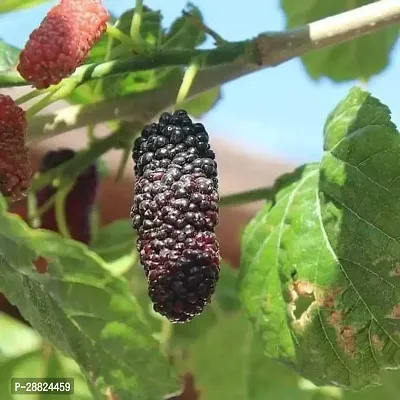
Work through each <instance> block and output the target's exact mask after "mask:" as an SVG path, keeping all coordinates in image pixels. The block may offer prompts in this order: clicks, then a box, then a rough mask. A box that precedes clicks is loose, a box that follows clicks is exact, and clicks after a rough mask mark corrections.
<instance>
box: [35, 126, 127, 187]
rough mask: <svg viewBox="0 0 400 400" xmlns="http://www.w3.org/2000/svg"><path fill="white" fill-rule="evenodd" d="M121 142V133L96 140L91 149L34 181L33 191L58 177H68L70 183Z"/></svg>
mask: <svg viewBox="0 0 400 400" xmlns="http://www.w3.org/2000/svg"><path fill="white" fill-rule="evenodd" d="M119 140H120V133H119V132H116V133H114V134H112V135H109V136H107V137H105V138H103V139H98V140H96V142H95V143H93V144H92V145H91V146H90V148H88V149H87V150H84V151H81V152H80V153H78V154H77V155H76V156H75V157H74V158H72V159H71V160H70V161H67V162H65V163H64V164H61V165H60V166H58V167H56V168H52V169H51V170H49V171H47V172H45V173H44V174H41V175H39V177H38V178H37V179H35V180H34V181H33V184H32V187H31V190H32V191H34V192H36V191H38V190H40V189H41V188H43V187H44V186H47V185H49V184H50V183H51V182H52V181H53V180H54V179H55V178H57V177H60V178H61V180H62V178H63V177H66V178H67V179H68V181H71V180H74V179H75V178H76V177H77V176H78V175H79V174H80V173H82V171H83V170H85V169H86V168H88V167H89V166H90V165H92V164H93V163H94V162H95V161H96V160H97V158H99V157H100V156H101V155H103V154H104V153H106V152H107V151H108V150H111V149H112V148H113V147H114V146H115V145H116V144H118V142H119Z"/></svg>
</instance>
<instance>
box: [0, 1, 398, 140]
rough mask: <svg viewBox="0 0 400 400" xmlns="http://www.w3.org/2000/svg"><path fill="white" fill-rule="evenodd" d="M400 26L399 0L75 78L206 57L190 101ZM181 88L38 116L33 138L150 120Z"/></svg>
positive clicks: (89, 69)
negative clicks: (292, 61) (254, 74)
mask: <svg viewBox="0 0 400 400" xmlns="http://www.w3.org/2000/svg"><path fill="white" fill-rule="evenodd" d="M399 22H400V2H399V0H381V1H377V2H375V3H372V4H369V5H366V6H363V7H360V8H357V9H354V10H351V11H348V12H345V13H342V14H338V15H336V16H332V17H328V18H325V19H322V20H320V21H317V22H312V23H310V24H308V25H305V26H302V27H300V28H296V29H293V30H290V31H287V32H282V33H265V34H261V35H260V36H258V37H257V38H256V39H254V40H253V41H250V42H238V43H228V44H225V45H223V46H221V47H219V48H216V49H212V50H194V51H190V50H168V51H164V52H160V53H156V54H155V55H154V56H152V57H150V58H149V57H147V58H146V57H140V56H138V57H135V58H133V59H129V60H116V61H110V62H107V63H103V64H97V65H94V64H90V65H85V66H83V67H81V68H80V69H79V70H78V71H77V73H76V74H75V76H74V79H78V80H80V82H81V83H83V82H85V81H86V80H90V79H99V78H102V77H105V76H111V75H117V74H122V73H127V72H135V71H139V70H145V69H153V68H157V67H161V66H163V67H166V66H178V65H188V64H189V63H190V62H191V60H192V58H193V57H194V56H198V55H202V56H203V58H204V59H205V63H204V64H203V65H202V67H203V69H202V70H201V71H199V73H198V76H197V79H196V81H195V82H194V85H193V87H192V89H191V91H190V92H189V94H188V98H191V97H194V96H196V95H198V94H200V93H202V92H204V91H206V90H208V89H211V88H213V87H215V86H219V85H222V84H224V83H226V82H229V81H232V80H234V79H237V78H239V77H242V76H244V75H247V74H249V73H252V72H255V71H258V70H260V69H262V68H265V67H270V66H276V65H279V64H281V63H283V62H285V61H288V60H290V59H292V58H294V57H298V56H301V55H303V54H306V53H308V52H310V51H313V50H316V49H321V48H325V47H328V46H331V45H334V44H339V43H343V42H346V41H349V40H352V39H355V38H357V37H361V36H363V35H367V34H370V33H373V32H375V31H377V30H380V29H382V28H384V27H387V26H390V25H393V24H395V23H399ZM13 74H14V75H13ZM0 79H2V77H0ZM2 83H4V84H5V85H8V86H15V85H22V84H26V83H25V82H24V81H23V80H22V78H20V77H18V75H17V74H16V73H10V74H6V75H5V76H4V80H3V81H0V86H1V84H2ZM180 84H181V79H172V80H170V81H169V82H168V84H167V85H166V86H163V87H161V88H157V89H154V90H150V91H147V92H142V93H138V94H136V93H135V94H131V95H128V96H124V97H120V98H118V99H115V100H112V101H102V102H99V103H95V104H90V105H79V106H72V107H68V108H66V109H64V110H61V111H58V112H55V113H54V114H47V115H42V116H38V117H35V118H34V119H32V121H31V124H30V127H29V140H30V141H31V142H32V141H36V140H39V139H42V138H45V137H49V136H54V135H57V134H59V133H63V132H66V131H70V130H73V129H76V128H79V127H82V126H86V125H88V124H96V123H102V122H106V121H109V120H113V119H126V120H136V121H143V122H146V121H148V120H150V119H152V118H154V117H155V116H156V115H157V114H158V113H160V112H161V111H163V110H165V109H167V108H169V107H171V106H172V105H173V104H174V102H175V99H176V96H177V93H178V90H179V87H180Z"/></svg>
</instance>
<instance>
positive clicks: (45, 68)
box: [17, 0, 109, 89]
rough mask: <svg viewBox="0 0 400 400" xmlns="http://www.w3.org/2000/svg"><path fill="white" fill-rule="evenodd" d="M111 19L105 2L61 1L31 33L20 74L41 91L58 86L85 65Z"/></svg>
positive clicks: (20, 65) (86, 0)
mask: <svg viewBox="0 0 400 400" xmlns="http://www.w3.org/2000/svg"><path fill="white" fill-rule="evenodd" d="M108 19H109V13H108V11H107V9H106V8H105V7H104V5H103V3H102V0H61V2H60V3H59V4H58V5H56V6H55V7H53V8H52V9H51V10H50V11H49V13H48V14H47V16H46V17H45V18H44V20H43V21H42V23H41V25H40V26H39V28H37V29H35V30H34V31H33V32H32V33H31V35H30V37H29V40H28V42H27V44H26V45H25V48H24V50H23V51H22V52H21V55H20V62H19V65H18V67H17V69H18V71H19V73H20V74H21V75H22V77H23V78H24V79H25V80H26V81H28V82H30V83H32V84H33V85H34V86H35V87H36V88H37V89H45V88H47V87H49V86H50V85H56V84H58V83H59V82H61V80H62V79H64V78H66V77H68V76H69V75H71V74H72V73H73V72H74V71H75V70H76V68H77V67H79V66H80V65H82V64H83V62H84V60H85V59H86V57H87V55H88V53H89V51H90V50H91V48H92V47H93V46H94V44H95V43H96V42H97V41H98V40H99V38H100V37H101V36H102V34H103V33H104V32H105V31H106V29H107V21H108Z"/></svg>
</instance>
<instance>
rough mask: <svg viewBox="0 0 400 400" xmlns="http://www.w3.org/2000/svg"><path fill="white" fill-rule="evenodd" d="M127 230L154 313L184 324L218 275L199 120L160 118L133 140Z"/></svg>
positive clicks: (180, 115) (206, 147)
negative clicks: (133, 239) (130, 221)
mask: <svg viewBox="0 0 400 400" xmlns="http://www.w3.org/2000/svg"><path fill="white" fill-rule="evenodd" d="M133 159H134V161H135V189H134V203H133V206H132V209H131V217H132V219H133V227H134V228H136V229H137V232H138V241H137V248H138V251H139V255H140V260H141V263H142V265H143V266H144V270H145V274H146V277H147V280H148V292H149V296H150V298H151V300H152V301H153V303H154V310H155V311H157V312H158V313H160V314H162V315H164V316H166V317H167V318H168V319H169V320H170V321H172V322H188V321H190V320H191V319H193V317H195V316H196V315H198V314H200V313H201V312H202V311H203V309H204V307H205V306H206V305H207V304H208V303H209V302H210V301H211V296H212V294H213V293H214V290H215V286H216V284H217V281H218V278H219V261H220V256H219V245H218V241H217V238H216V235H215V227H216V225H217V223H218V200H219V196H218V178H217V163H216V161H215V154H214V152H213V151H212V150H211V148H210V144H209V137H208V134H207V132H206V130H205V128H204V126H203V125H202V124H200V123H196V124H194V123H193V122H192V120H191V119H190V118H189V116H188V114H187V112H186V111H184V110H177V111H175V112H174V113H173V114H169V113H166V112H165V113H163V114H162V115H161V116H160V119H159V122H158V123H153V124H150V125H147V126H146V127H145V128H144V129H143V131H142V132H141V135H140V136H139V137H138V138H137V139H136V141H135V144H134V149H133Z"/></svg>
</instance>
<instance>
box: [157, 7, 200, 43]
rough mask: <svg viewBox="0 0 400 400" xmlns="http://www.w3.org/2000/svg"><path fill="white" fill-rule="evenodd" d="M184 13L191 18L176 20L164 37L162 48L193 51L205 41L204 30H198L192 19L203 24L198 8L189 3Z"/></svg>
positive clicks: (183, 17) (182, 17) (185, 17)
mask: <svg viewBox="0 0 400 400" xmlns="http://www.w3.org/2000/svg"><path fill="white" fill-rule="evenodd" d="M186 12H187V13H189V14H190V15H191V16H192V18H190V17H187V16H185V15H183V16H181V17H179V18H177V19H176V20H175V21H174V22H173V23H172V25H171V27H170V29H169V30H168V32H167V34H166V35H165V41H164V44H163V47H165V48H184V49H194V48H195V47H197V46H200V45H201V44H203V43H204V42H205V41H206V38H207V36H206V34H205V32H204V29H200V28H199V26H198V25H197V24H196V23H194V22H193V19H195V20H197V21H198V22H200V23H202V22H203V16H202V14H201V12H200V10H199V8H197V7H196V6H194V5H193V4H191V3H189V4H188V6H187V10H186Z"/></svg>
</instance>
